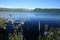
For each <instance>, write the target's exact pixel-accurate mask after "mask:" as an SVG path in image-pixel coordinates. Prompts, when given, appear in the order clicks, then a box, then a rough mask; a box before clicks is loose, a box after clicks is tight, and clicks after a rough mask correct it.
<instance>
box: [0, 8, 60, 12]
mask: <svg viewBox="0 0 60 40" xmlns="http://www.w3.org/2000/svg"><path fill="white" fill-rule="evenodd" d="M0 12H60V9H41V8H35V9H33V10H30V9H25V8H0Z"/></svg>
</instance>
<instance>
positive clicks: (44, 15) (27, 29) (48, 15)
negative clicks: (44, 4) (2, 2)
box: [0, 12, 60, 39]
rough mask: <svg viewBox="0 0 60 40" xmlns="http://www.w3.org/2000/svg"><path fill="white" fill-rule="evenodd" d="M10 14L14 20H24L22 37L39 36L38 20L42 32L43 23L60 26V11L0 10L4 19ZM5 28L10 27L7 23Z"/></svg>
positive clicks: (49, 25) (54, 26)
mask: <svg viewBox="0 0 60 40" xmlns="http://www.w3.org/2000/svg"><path fill="white" fill-rule="evenodd" d="M10 14H11V15H12V19H13V20H14V21H16V22H20V21H21V20H25V24H24V25H23V27H22V28H23V33H22V34H23V36H24V38H27V39H28V38H30V37H31V38H33V37H35V38H37V37H38V36H39V22H40V26H41V28H40V31H41V33H42V34H43V32H44V26H45V24H48V27H49V28H50V27H53V28H56V27H60V12H0V15H2V16H3V18H4V19H7V18H10V16H9V15H10ZM7 26H8V27H7V29H8V28H10V27H9V24H8V25H7ZM8 30H9V29H8Z"/></svg>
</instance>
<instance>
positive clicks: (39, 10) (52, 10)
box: [33, 8, 60, 12]
mask: <svg viewBox="0 0 60 40" xmlns="http://www.w3.org/2000/svg"><path fill="white" fill-rule="evenodd" d="M33 11H35V12H60V9H54V8H51V9H41V8H35V9H34V10H33Z"/></svg>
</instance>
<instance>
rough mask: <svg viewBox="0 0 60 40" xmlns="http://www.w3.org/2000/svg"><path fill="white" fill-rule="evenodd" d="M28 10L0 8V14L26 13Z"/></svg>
mask: <svg viewBox="0 0 60 40" xmlns="http://www.w3.org/2000/svg"><path fill="white" fill-rule="evenodd" d="M28 11H30V10H29V9H24V8H0V12H28Z"/></svg>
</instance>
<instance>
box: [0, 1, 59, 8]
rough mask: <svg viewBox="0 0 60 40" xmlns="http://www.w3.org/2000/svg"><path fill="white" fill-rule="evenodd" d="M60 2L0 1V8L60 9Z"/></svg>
mask: <svg viewBox="0 0 60 40" xmlns="http://www.w3.org/2000/svg"><path fill="white" fill-rule="evenodd" d="M59 3H60V0H0V8H26V9H35V8H42V9H44V8H48V9H50V8H57V9H60V5H59Z"/></svg>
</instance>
